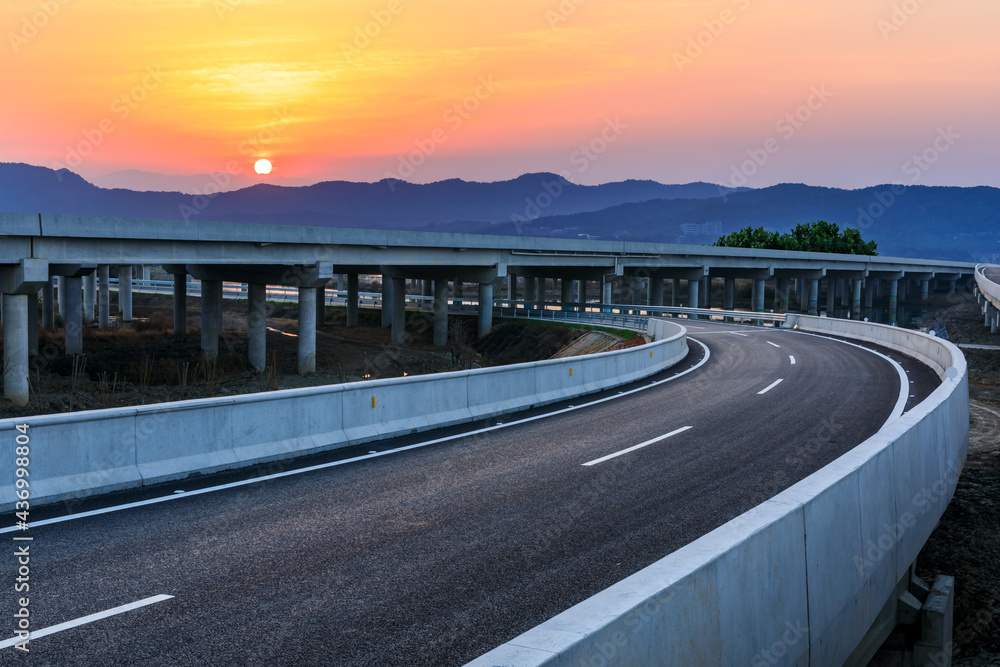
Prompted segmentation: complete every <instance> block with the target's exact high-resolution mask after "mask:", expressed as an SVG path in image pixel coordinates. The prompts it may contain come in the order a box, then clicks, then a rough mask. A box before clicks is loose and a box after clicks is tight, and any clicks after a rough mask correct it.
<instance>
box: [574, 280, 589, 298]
mask: <svg viewBox="0 0 1000 667" xmlns="http://www.w3.org/2000/svg"><path fill="white" fill-rule="evenodd" d="M576 300H577V301H579V302H580V303H587V281H586V280H578V281H577V283H576Z"/></svg>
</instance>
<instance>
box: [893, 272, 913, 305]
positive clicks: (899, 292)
mask: <svg viewBox="0 0 1000 667" xmlns="http://www.w3.org/2000/svg"><path fill="white" fill-rule="evenodd" d="M909 282H910V281H909V280H907V279H906V278H903V279H902V280H900V281H899V285H898V286H897V288H896V296H897V298H898V299H899V303H903V302H904V301H906V296H907V295H906V287H907V284H908V283H909Z"/></svg>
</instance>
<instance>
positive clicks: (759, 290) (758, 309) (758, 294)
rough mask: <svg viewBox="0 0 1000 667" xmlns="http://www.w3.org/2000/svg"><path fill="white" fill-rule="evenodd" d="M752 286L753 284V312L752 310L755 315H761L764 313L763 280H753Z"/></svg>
mask: <svg viewBox="0 0 1000 667" xmlns="http://www.w3.org/2000/svg"><path fill="white" fill-rule="evenodd" d="M753 284H754V294H755V299H754V304H753V310H754V312H755V313H763V312H764V281H763V280H754V281H753Z"/></svg>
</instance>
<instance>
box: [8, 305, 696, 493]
mask: <svg viewBox="0 0 1000 667" xmlns="http://www.w3.org/2000/svg"><path fill="white" fill-rule="evenodd" d="M657 331H658V332H659V336H660V338H659V339H658V340H657V341H656V342H653V343H650V344H648V345H644V346H639V347H634V348H629V349H626V350H619V351H615V352H606V353H602V354H595V355H585V356H579V357H570V358H566V359H557V360H551V361H543V362H535V363H526V364H514V365H511V366H502V367H496V368H484V369H476V370H471V371H458V372H453V373H438V374H434V375H419V376H415V377H406V378H391V379H385V380H372V381H366V382H356V383H351V384H346V385H332V386H325V387H310V388H304V389H290V390H284V391H275V392H265V393H259V394H247V395H243V396H234V397H223V398H205V399H196V400H188V401H178V402H174V403H161V404H156V405H146V406H139V407H133V408H116V409H110V410H92V411H87V412H77V413H70V414H62V415H47V416H42V417H28V418H24V419H4V420H0V438H2V437H5V436H4V435H2V434H7V435H6V437H9V439H10V442H12V443H13V441H14V437H15V435H16V431H15V430H14V428H15V426H16V425H18V424H28V425H29V437H30V443H31V444H30V449H31V454H30V457H29V458H30V483H31V487H30V490H31V496H30V497H31V503H32V505H40V504H44V503H50V502H58V501H61V500H68V499H73V498H80V497H84V496H88V495H92V494H96V493H106V492H110V491H117V490H122V489H128V488H134V487H139V486H144V485H150V484H155V483H159V482H165V481H169V480H174V479H180V478H183V477H186V476H188V475H190V474H191V473H195V472H198V473H208V472H215V471H220V470H228V469H233V468H239V467H242V466H250V465H256V464H258V463H262V462H267V461H273V460H276V459H281V458H288V457H293V456H301V455H305V454H311V453H315V452H318V451H322V450H329V449H336V448H339V447H348V446H351V445H356V444H360V443H364V442H369V441H373V440H379V439H383V438H390V437H393V436H397V435H404V434H409V433H416V432H420V431H425V430H429V429H433V428H441V427H445V426H451V425H454V424H459V423H463V422H468V421H472V420H475V419H485V418H488V417H494V416H497V415H501V414H505V413H510V412H514V411H517V410H521V409H524V408H529V407H533V406H539V405H545V404H547V403H552V402H555V401H559V400H563V399H567V398H574V397H577V396H581V395H584V394H587V393H592V392H595V391H600V390H602V389H609V388H611V387H615V386H619V385H621V384H626V383H628V382H631V381H633V380H637V379H641V378H642V377H647V376H649V375H652V374H654V373H657V372H659V371H661V370H663V369H664V368H668V367H670V366H672V365H674V364H676V363H678V362H679V361H680V360H681V359H683V358H684V356H685V355H686V354H687V345H686V330H685V329H684V328H683V327H681V326H680V325H677V324H675V323H670V322H667V323H663V324H660V325H658V329H657ZM570 369H572V373H571V372H570ZM14 458H15V457H14V456H9V457H2V458H0V475H2V478H0V479H3V483H2V484H0V510H7V509H11V508H13V507H14V502H15V501H16V500H17V497H16V495H15V488H14V485H13V481H14V467H15V466H14V463H15V461H14Z"/></svg>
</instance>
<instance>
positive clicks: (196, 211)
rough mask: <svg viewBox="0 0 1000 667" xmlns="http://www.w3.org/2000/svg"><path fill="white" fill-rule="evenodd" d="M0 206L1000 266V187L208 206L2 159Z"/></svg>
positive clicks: (483, 190) (337, 198)
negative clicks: (823, 235)
mask: <svg viewBox="0 0 1000 667" xmlns="http://www.w3.org/2000/svg"><path fill="white" fill-rule="evenodd" d="M0 211H8V212H28V213H71V214H78V215H106V216H120V217H133V218H166V219H183V218H187V219H193V220H217V221H229V222H246V223H273V224H294V225H318V226H331V227H361V228H374V229H411V230H413V229H419V230H427V231H442V232H468V233H479V234H510V235H525V236H550V237H562V238H600V239H616V238H617V239H623V240H632V241H658V242H664V243H689V244H708V243H712V242H713V241H714V240H715V239H716V238H718V237H719V236H721V235H722V234H726V233H729V232H731V231H734V230H736V229H739V228H741V227H745V226H747V225H752V226H754V227H766V228H768V229H772V230H776V231H782V232H784V231H788V230H789V229H791V228H792V227H793V226H795V225H796V224H797V223H800V222H812V221H815V220H819V219H822V220H828V221H830V222H835V223H837V224H838V225H840V226H841V227H847V226H850V227H860V228H861V231H862V235H863V236H864V237H865V238H866V239H875V240H876V241H877V242H878V244H879V254H881V255H894V256H901V257H919V258H924V259H950V260H963V261H983V260H988V261H997V260H1000V189H997V188H991V187H977V188H953V187H926V186H910V187H906V188H903V187H901V186H890V185H880V186H875V187H870V188H865V189H861V190H839V189H835V188H822V187H813V186H807V185H796V184H782V185H775V186H773V187H769V188H762V189H760V190H748V189H741V190H730V189H725V188H721V187H720V186H716V185H712V184H709V183H689V184H687V185H663V184H661V183H656V182H654V181H634V180H632V181H624V182H621V183H608V184H605V185H596V186H583V185H575V184H573V183H570V182H568V181H566V180H564V179H562V178H561V177H559V176H556V175H554V174H544V173H542V174H525V175H523V176H520V177H518V178H515V179H513V180H509V181H500V182H496V183H477V182H468V181H462V180H458V179H453V180H447V181H440V182H437V183H429V184H426V185H416V184H413V183H407V182H405V181H398V180H389V179H386V180H382V181H379V182H377V183H351V182H346V181H330V182H324V183H317V184H315V185H310V186H305V187H280V186H275V185H255V186H253V187H250V188H245V189H242V190H237V191H235V192H226V193H222V194H218V195H214V196H212V197H204V196H195V195H190V194H182V193H179V192H134V191H132V190H124V189H103V188H99V187H97V186H95V185H93V184H91V183H88V182H87V181H85V180H84V179H82V178H81V177H79V176H77V175H76V174H74V173H72V172H70V171H67V170H60V171H58V172H57V171H53V170H51V169H47V168H44V167H33V166H29V165H24V164H9V163H8V164H2V163H0ZM0 232H2V230H0Z"/></svg>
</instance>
